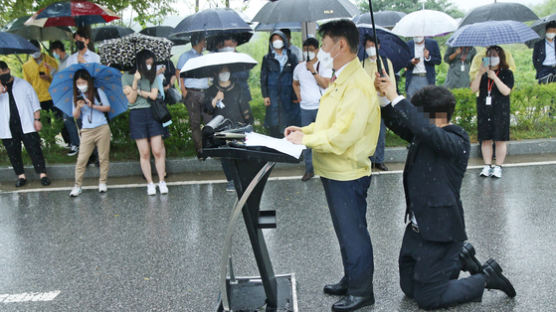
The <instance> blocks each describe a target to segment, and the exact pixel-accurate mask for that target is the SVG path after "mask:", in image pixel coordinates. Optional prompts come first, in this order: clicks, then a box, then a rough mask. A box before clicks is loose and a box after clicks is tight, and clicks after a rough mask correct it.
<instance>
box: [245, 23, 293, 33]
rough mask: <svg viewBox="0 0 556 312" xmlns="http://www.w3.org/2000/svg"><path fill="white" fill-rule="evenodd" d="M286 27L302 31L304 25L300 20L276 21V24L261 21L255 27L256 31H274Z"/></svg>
mask: <svg viewBox="0 0 556 312" xmlns="http://www.w3.org/2000/svg"><path fill="white" fill-rule="evenodd" d="M284 28H287V29H289V30H291V31H301V28H302V25H301V23H300V22H285V23H276V24H263V23H259V25H257V27H255V31H269V32H273V31H275V30H280V29H284Z"/></svg>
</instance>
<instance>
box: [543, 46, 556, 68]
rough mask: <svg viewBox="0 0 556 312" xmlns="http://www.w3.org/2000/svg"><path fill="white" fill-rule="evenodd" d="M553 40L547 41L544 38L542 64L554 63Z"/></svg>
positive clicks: (555, 63) (555, 62)
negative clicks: (544, 52)
mask: <svg viewBox="0 0 556 312" xmlns="http://www.w3.org/2000/svg"><path fill="white" fill-rule="evenodd" d="M554 42H555V41H554V40H552V42H548V40H546V39H545V40H544V46H545V51H546V57H545V58H544V62H542V65H543V66H554V65H556V52H554Z"/></svg>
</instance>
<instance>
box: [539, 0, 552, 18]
mask: <svg viewBox="0 0 556 312" xmlns="http://www.w3.org/2000/svg"><path fill="white" fill-rule="evenodd" d="M554 8H556V0H545V1H544V3H541V4H539V5H536V6H535V7H534V8H533V11H534V12H535V13H536V14H537V15H538V16H539V17H545V16H548V15H551V14H554V13H556V10H555V9H554Z"/></svg>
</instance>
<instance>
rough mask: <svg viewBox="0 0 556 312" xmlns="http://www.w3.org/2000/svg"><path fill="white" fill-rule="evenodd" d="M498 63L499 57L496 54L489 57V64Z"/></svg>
mask: <svg viewBox="0 0 556 312" xmlns="http://www.w3.org/2000/svg"><path fill="white" fill-rule="evenodd" d="M498 64H500V57H498V56H491V57H490V66H493V67H494V66H498Z"/></svg>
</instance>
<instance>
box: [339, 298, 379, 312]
mask: <svg viewBox="0 0 556 312" xmlns="http://www.w3.org/2000/svg"><path fill="white" fill-rule="evenodd" d="M374 303H375V296H374V295H373V294H371V295H370V296H366V297H357V296H351V295H350V296H345V297H343V298H342V299H340V301H338V302H336V303H334V304H333V305H332V311H336V312H346V311H355V310H357V309H359V308H362V307H365V306H368V305H372V304H374Z"/></svg>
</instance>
